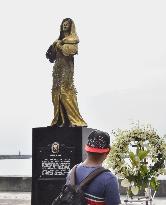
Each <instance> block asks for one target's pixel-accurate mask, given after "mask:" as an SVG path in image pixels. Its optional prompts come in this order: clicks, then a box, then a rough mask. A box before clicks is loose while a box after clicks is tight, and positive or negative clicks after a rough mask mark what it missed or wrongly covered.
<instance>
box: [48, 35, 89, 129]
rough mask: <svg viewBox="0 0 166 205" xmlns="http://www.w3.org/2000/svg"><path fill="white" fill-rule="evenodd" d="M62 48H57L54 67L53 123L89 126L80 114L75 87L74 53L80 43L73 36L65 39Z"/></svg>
mask: <svg viewBox="0 0 166 205" xmlns="http://www.w3.org/2000/svg"><path fill="white" fill-rule="evenodd" d="M64 42H65V44H64V45H63V46H62V47H61V50H59V49H56V53H57V55H56V62H55V65H54V67H53V87H52V102H53V105H54V119H53V121H52V124H51V125H59V124H60V125H61V126H64V124H66V118H67V121H68V124H69V126H87V124H86V122H85V121H84V120H83V118H82V117H81V115H80V112H79V109H78V103H77V96H76V89H75V87H74V82H73V81H74V80H73V76H74V55H75V54H76V53H77V50H78V45H77V43H75V41H72V39H71V38H65V39H64Z"/></svg>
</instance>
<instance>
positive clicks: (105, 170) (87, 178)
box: [79, 167, 110, 189]
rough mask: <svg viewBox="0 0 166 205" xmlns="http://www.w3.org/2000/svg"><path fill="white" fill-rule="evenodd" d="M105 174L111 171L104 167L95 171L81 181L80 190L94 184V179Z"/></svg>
mask: <svg viewBox="0 0 166 205" xmlns="http://www.w3.org/2000/svg"><path fill="white" fill-rule="evenodd" d="M103 172H110V170H108V169H105V168H103V167H99V168H97V169H95V170H94V171H93V172H91V173H90V174H89V175H88V176H87V177H85V179H83V180H82V181H81V183H80V184H79V188H80V189H82V188H83V187H85V186H86V185H89V184H90V183H91V182H92V180H93V179H95V178H96V177H97V176H99V175H100V174H101V173H103Z"/></svg>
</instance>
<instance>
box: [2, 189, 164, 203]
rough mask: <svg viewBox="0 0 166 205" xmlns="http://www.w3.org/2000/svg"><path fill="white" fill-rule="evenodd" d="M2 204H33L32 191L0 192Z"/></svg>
mask: <svg viewBox="0 0 166 205" xmlns="http://www.w3.org/2000/svg"><path fill="white" fill-rule="evenodd" d="M124 198H125V197H124V196H122V197H121V201H122V204H124V203H123V200H124ZM137 204H138V203H137ZM153 204H154V205H166V198H165V197H156V198H155V199H154V203H153ZM0 205H31V192H0ZM132 205H135V204H134V203H133V204H132ZM138 205H141V204H140V203H139V204H138Z"/></svg>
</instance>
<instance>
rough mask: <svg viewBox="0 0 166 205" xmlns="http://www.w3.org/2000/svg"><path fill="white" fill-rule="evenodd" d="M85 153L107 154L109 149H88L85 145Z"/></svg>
mask: <svg viewBox="0 0 166 205" xmlns="http://www.w3.org/2000/svg"><path fill="white" fill-rule="evenodd" d="M85 151H87V152H95V153H107V152H109V151H110V148H103V149H102V148H95V147H89V146H88V145H85Z"/></svg>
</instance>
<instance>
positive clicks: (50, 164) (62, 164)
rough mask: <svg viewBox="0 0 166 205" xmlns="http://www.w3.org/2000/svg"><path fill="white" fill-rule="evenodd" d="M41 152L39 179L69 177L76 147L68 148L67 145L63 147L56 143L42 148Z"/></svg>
mask: <svg viewBox="0 0 166 205" xmlns="http://www.w3.org/2000/svg"><path fill="white" fill-rule="evenodd" d="M55 145H56V149H55ZM39 150H40V151H39V152H38V153H39V161H38V167H39V173H38V176H39V178H50V177H54V178H56V177H58V178H59V177H66V176H67V174H68V172H69V171H70V169H71V168H72V166H73V160H72V159H74V147H68V146H66V145H65V144H62V145H61V144H59V143H57V142H56V143H53V144H52V145H50V144H49V145H47V146H46V147H40V148H39ZM54 153H55V154H54Z"/></svg>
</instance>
